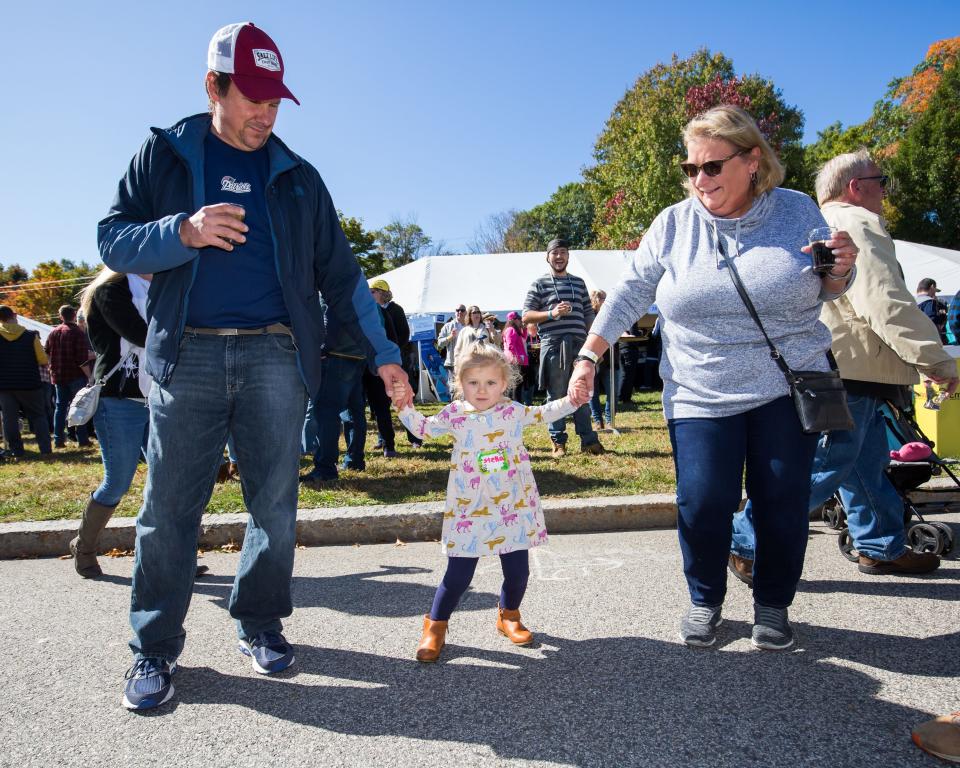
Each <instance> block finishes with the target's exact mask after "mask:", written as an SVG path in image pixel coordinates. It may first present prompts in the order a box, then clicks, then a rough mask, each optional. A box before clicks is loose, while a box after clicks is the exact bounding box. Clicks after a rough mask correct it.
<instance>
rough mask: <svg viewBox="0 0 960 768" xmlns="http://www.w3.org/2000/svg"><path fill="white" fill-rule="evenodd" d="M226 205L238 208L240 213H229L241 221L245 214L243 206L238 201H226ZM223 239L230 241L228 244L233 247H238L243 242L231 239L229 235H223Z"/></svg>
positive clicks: (245, 210)
mask: <svg viewBox="0 0 960 768" xmlns="http://www.w3.org/2000/svg"><path fill="white" fill-rule="evenodd" d="M228 205H232V206H233V207H234V208H239V209H240V213H233V212H232V211H231V212H230V215H231V216H236V217H237V218H238V219H240V221H243V219H244V217H246V215H247V209H246V208H244V207H243V206H242V205H241V204H240V203H228ZM224 240H226V241H227V242H228V243H230V245H232V246H233V247H234V248H239V247H240V246H241V245H243V243H238V242H237V241H236V240H232V239H231V238H229V237H225V238H224Z"/></svg>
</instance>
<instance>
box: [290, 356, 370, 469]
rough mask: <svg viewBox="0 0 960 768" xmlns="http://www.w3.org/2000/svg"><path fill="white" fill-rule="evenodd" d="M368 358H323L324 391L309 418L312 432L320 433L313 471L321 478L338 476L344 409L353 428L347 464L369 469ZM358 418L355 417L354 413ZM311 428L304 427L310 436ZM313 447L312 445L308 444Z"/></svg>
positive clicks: (351, 466) (315, 450)
mask: <svg viewBox="0 0 960 768" xmlns="http://www.w3.org/2000/svg"><path fill="white" fill-rule="evenodd" d="M365 367H366V362H365V361H364V360H352V359H350V358H346V357H338V356H336V355H329V356H327V357H326V358H324V360H323V373H322V377H321V379H320V391H319V392H318V393H317V396H316V397H315V398H313V400H311V402H310V407H309V408H308V409H307V420H308V422H310V428H309V429H310V431H312V432H313V433H314V434H316V441H315V443H314V446H313V447H314V453H313V467H314V468H313V472H312V473H311V474H313V475H314V476H315V477H317V478H319V479H320V480H336V479H337V457H338V456H339V454H340V430H341V423H342V422H341V412H343V413H344V414H345V415H346V416H347V419H346V420H347V421H350V423H351V429H350V431H349V432H348V433H347V456H346V458H345V459H344V466H346V467H350V468H353V469H357V470H362V469H364V468H365V466H366V464H365V460H364V456H363V449H364V442H365V441H366V439H367V419H366V416H365V414H364V411H365V408H364V401H363V370H364V368H365ZM351 414H352V415H353V417H354V419H353V420H351V418H350V416H351ZM307 431H308V428H307V427H305V428H304V434H305V435H306V434H307ZM308 448H309V446H308Z"/></svg>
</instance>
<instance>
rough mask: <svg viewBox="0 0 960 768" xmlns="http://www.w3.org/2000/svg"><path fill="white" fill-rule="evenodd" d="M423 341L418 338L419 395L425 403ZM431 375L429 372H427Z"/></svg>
mask: <svg viewBox="0 0 960 768" xmlns="http://www.w3.org/2000/svg"><path fill="white" fill-rule="evenodd" d="M421 344H423V342H422V341H420V340H417V397H419V398H420V402H421V403H423V402H424V399H423V348H422V347H421V346H420V345H421ZM427 375H428V376H429V375H430V374H429V373H428V374H427Z"/></svg>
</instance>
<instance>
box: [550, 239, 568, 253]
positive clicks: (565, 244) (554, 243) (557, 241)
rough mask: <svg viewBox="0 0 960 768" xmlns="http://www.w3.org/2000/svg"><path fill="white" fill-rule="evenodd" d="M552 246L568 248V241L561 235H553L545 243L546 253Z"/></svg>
mask: <svg viewBox="0 0 960 768" xmlns="http://www.w3.org/2000/svg"><path fill="white" fill-rule="evenodd" d="M554 248H566V249H568V250H569V248H570V241H569V240H564V239H563V238H562V237H555V238H553V240H551V241H550V242H549V243H547V253H550V251H552V250H553V249H554Z"/></svg>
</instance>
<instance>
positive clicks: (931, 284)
mask: <svg viewBox="0 0 960 768" xmlns="http://www.w3.org/2000/svg"><path fill="white" fill-rule="evenodd" d="M931 288H933V289H934V290H935V291H936V292H937V293H940V289H939V288H937V281H936V280H934V279H933V278H932V277H925V278H923V280H921V281H920V282H919V283H917V291H918V292H919V291H929V290H930V289H931Z"/></svg>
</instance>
